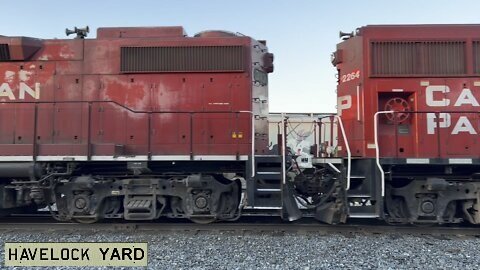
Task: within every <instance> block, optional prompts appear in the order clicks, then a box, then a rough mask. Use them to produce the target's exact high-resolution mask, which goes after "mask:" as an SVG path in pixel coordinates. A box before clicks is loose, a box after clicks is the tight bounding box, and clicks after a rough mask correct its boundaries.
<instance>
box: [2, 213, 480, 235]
mask: <svg viewBox="0 0 480 270" xmlns="http://www.w3.org/2000/svg"><path fill="white" fill-rule="evenodd" d="M1 230H8V231H17V230H28V231H106V232H108V231H140V232H141V231H156V232H194V233H198V232H208V231H214V232H215V231H216V232H219V231H225V232H241V233H269V232H272V233H319V234H342V235H345V236H355V235H365V234H370V235H380V234H397V235H398V234H400V235H424V236H428V235H431V236H440V237H442V236H444V237H452V236H453V237H480V227H473V226H455V227H452V226H431V227H417V226H413V225H397V226H393V225H385V224H384V223H382V222H372V220H360V221H356V222H355V223H350V224H341V225H328V224H322V223H318V222H316V221H314V220H309V219H307V220H305V221H302V222H293V223H290V222H289V223H287V222H282V221H281V220H280V219H272V218H269V219H259V218H245V219H240V220H239V221H237V222H230V223H226V222H224V223H213V224H207V225H203V224H196V223H190V222H188V221H184V222H179V221H171V220H162V222H100V223H93V224H77V223H67V222H58V221H55V220H53V219H52V218H50V217H46V216H42V217H34V218H32V217H28V216H19V217H11V218H8V219H4V220H0V231H1Z"/></svg>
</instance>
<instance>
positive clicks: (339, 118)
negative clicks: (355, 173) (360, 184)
mask: <svg viewBox="0 0 480 270" xmlns="http://www.w3.org/2000/svg"><path fill="white" fill-rule="evenodd" d="M327 117H333V118H335V119H337V121H338V124H339V126H340V131H341V133H342V138H343V142H344V143H345V150H346V151H347V184H346V186H345V190H349V189H350V185H351V183H350V182H351V172H352V169H351V167H352V166H351V165H352V152H351V151H350V145H349V143H348V138H347V135H346V133H345V128H344V126H343V121H342V118H341V117H340V116H338V115H329V116H324V117H320V118H319V120H320V121H321V119H323V118H327ZM331 125H333V122H332V123H331ZM320 133H321V132H320ZM330 136H332V137H333V134H331V135H330Z"/></svg>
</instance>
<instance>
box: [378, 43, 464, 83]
mask: <svg viewBox="0 0 480 270" xmlns="http://www.w3.org/2000/svg"><path fill="white" fill-rule="evenodd" d="M371 57H372V58H371V60H372V70H371V71H372V76H385V77H386V76H405V75H462V74H465V73H466V72H467V69H466V57H465V42H463V41H424V42H417V41H415V42H403V41H401V42H372V43H371Z"/></svg>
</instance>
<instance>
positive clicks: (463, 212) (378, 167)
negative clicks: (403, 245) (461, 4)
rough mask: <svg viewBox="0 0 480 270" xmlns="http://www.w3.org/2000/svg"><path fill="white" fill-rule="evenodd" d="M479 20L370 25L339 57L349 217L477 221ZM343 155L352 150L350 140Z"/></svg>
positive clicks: (347, 41) (349, 37)
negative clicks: (348, 172) (348, 161)
mask: <svg viewBox="0 0 480 270" xmlns="http://www.w3.org/2000/svg"><path fill="white" fill-rule="evenodd" d="M479 31H480V25H403V26H401V25H400V26H389V25H387V26H366V27H362V28H360V29H357V31H356V33H350V34H348V33H342V37H343V39H344V41H343V42H341V43H340V44H339V45H338V47H337V50H336V52H335V53H334V54H333V56H332V63H333V64H334V65H335V66H336V68H337V70H338V115H339V116H340V117H341V119H342V120H343V124H344V126H345V131H346V133H347V137H348V144H349V148H350V151H351V152H350V154H351V156H352V157H353V158H352V160H351V163H352V166H351V177H350V179H349V181H350V183H351V185H350V190H348V191H347V197H349V200H350V204H353V205H355V206H354V207H350V216H355V215H358V216H372V217H373V216H377V217H381V218H385V219H387V220H389V221H392V222H411V223H448V222H459V221H461V220H462V219H466V220H468V221H470V222H472V223H479V222H480V219H479V218H480V216H479V215H478V210H479V209H480V205H479V203H480V202H479V201H478V195H477V191H478V189H479V187H480V183H479V182H478V180H479V174H478V173H479V172H480V171H479V168H480V166H479V164H480V163H479V162H480V146H479V144H478V132H480V126H479V114H478V113H479V110H478V107H479V106H480V105H479V101H480V94H479V91H480V37H479V35H478V33H479ZM338 152H339V153H340V154H339V155H340V156H344V157H345V156H347V153H346V148H345V141H343V142H341V143H340V146H339V149H338Z"/></svg>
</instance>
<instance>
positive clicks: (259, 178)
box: [247, 155, 283, 210]
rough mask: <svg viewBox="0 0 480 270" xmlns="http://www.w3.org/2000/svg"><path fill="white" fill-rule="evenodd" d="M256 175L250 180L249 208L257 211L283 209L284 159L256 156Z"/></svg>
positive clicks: (277, 156)
mask: <svg viewBox="0 0 480 270" xmlns="http://www.w3.org/2000/svg"><path fill="white" fill-rule="evenodd" d="M254 166H255V174H254V176H253V177H251V178H250V179H249V181H250V183H249V184H248V185H247V194H248V202H249V206H251V207H252V208H255V209H272V210H273V209H282V182H283V179H282V157H281V156H280V155H256V156H255V162H254Z"/></svg>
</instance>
